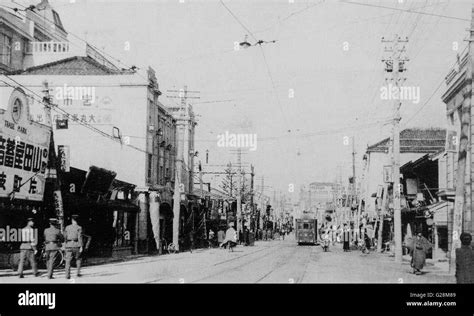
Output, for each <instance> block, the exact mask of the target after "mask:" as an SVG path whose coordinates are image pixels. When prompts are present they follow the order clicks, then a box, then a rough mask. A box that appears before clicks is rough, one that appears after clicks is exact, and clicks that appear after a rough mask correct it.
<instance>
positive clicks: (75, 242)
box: [64, 215, 83, 279]
mask: <svg viewBox="0 0 474 316" xmlns="http://www.w3.org/2000/svg"><path fill="white" fill-rule="evenodd" d="M78 217H79V216H78V215H72V216H71V224H70V225H68V226H66V228H65V230H64V238H65V240H66V244H65V246H66V279H70V278H71V261H72V259H73V258H74V259H75V260H76V266H77V277H80V276H81V263H82V258H81V253H82V250H83V247H82V227H81V226H79V225H78V224H77V219H78Z"/></svg>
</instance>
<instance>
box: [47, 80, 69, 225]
mask: <svg viewBox="0 0 474 316" xmlns="http://www.w3.org/2000/svg"><path fill="white" fill-rule="evenodd" d="M43 93H44V97H43V103H44V104H45V108H46V110H45V112H46V120H47V121H46V124H47V125H50V126H51V136H50V146H49V147H50V148H49V150H50V151H51V153H50V156H49V157H50V158H52V160H53V161H48V164H49V165H50V169H49V177H50V178H51V179H52V180H53V181H54V192H53V202H54V207H55V211H56V216H57V217H58V220H59V226H60V229H61V232H63V231H64V226H65V225H64V206H63V197H62V193H61V174H62V171H61V168H60V163H59V159H58V155H57V154H56V145H55V142H54V126H53V124H54V122H53V119H52V115H51V108H52V106H53V104H52V102H51V98H52V96H51V94H50V93H49V84H48V81H46V80H45V81H43Z"/></svg>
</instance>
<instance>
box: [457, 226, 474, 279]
mask: <svg viewBox="0 0 474 316" xmlns="http://www.w3.org/2000/svg"><path fill="white" fill-rule="evenodd" d="M460 238H461V248H458V249H456V283H468V284H473V283H474V250H473V249H472V246H471V242H472V236H471V234H469V233H462V234H461V236H460Z"/></svg>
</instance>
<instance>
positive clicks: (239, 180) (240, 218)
mask: <svg viewBox="0 0 474 316" xmlns="http://www.w3.org/2000/svg"><path fill="white" fill-rule="evenodd" d="M241 163H242V149H241V148H240V147H239V149H238V151H237V168H238V169H237V238H239V237H240V231H241V230H242V232H243V228H242V224H243V216H242V168H241Z"/></svg>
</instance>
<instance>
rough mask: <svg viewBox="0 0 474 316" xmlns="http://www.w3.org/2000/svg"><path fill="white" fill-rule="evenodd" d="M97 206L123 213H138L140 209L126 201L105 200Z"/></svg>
mask: <svg viewBox="0 0 474 316" xmlns="http://www.w3.org/2000/svg"><path fill="white" fill-rule="evenodd" d="M99 205H101V206H103V207H106V208H108V209H109V210H114V211H124V212H134V213H138V212H140V207H139V206H138V205H136V204H133V203H132V202H130V201H127V200H107V201H105V202H99Z"/></svg>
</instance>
